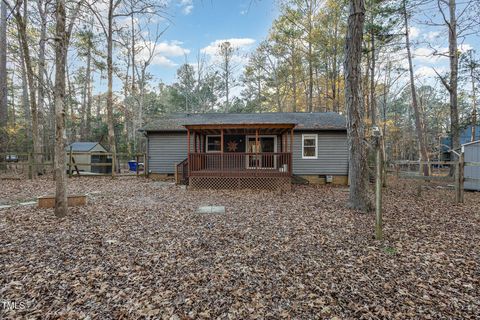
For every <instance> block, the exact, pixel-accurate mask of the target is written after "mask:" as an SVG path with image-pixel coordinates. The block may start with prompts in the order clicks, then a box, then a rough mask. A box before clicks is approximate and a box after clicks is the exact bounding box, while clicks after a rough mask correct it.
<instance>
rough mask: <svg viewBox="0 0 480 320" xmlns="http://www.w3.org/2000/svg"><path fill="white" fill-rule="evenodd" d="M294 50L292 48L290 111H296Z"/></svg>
mask: <svg viewBox="0 0 480 320" xmlns="http://www.w3.org/2000/svg"><path fill="white" fill-rule="evenodd" d="M295 54H296V53H295V50H292V57H291V60H292V93H293V104H292V112H297V68H296V67H295Z"/></svg>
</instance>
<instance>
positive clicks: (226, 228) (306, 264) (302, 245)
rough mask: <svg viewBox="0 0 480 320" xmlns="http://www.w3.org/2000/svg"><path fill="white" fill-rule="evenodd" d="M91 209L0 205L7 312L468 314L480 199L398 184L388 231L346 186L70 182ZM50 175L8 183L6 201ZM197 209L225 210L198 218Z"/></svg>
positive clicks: (389, 204) (388, 211)
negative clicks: (62, 213) (376, 235)
mask: <svg viewBox="0 0 480 320" xmlns="http://www.w3.org/2000/svg"><path fill="white" fill-rule="evenodd" d="M69 182H70V185H69V191H70V192H71V193H89V194H90V196H89V204H88V205H87V206H86V207H81V208H72V209H71V210H70V214H69V216H68V217H67V218H64V219H61V220H58V219H56V218H55V217H54V216H53V211H52V210H51V209H37V208H33V207H14V208H10V209H4V210H0V264H1V269H0V274H1V277H0V300H2V301H27V302H28V305H27V307H26V308H24V309H21V310H3V311H0V312H2V313H3V314H0V317H2V318H19V317H24V318H42V319H59V318H60V319H84V318H92V319H95V318H98V319H138V318H159V319H185V318H195V319H197V318H199V319H202V318H222V319H238V318H241V319H245V318H253V319H255V318H258V319H262V318H271V319H273V318H275V319H277V318H286V319H289V318H296V319H299V318H303V319H312V318H330V319H339V318H362V317H363V318H410V317H416V318H423V319H428V318H431V319H439V318H472V319H473V318H475V317H477V316H478V315H479V314H480V310H479V308H480V305H479V301H480V283H479V281H480V280H479V279H480V265H479V264H480V250H479V249H480V230H479V229H480V227H479V220H480V214H479V211H480V194H478V193H467V194H466V204H465V205H462V206H455V205H453V204H452V202H451V199H452V198H453V191H449V190H446V189H435V188H434V189H427V190H424V192H423V197H422V198H420V199H419V198H417V197H416V196H415V195H416V193H417V191H416V190H417V188H416V187H415V186H414V185H413V184H414V183H415V182H411V181H403V180H401V181H392V183H394V186H392V184H391V186H390V187H389V188H388V189H387V191H386V195H385V229H384V233H385V235H386V240H385V241H384V242H383V243H380V242H378V241H375V240H373V238H372V235H373V223H374V216H373V215H362V214H358V213H355V212H352V211H350V210H348V209H346V208H345V207H344V204H345V201H346V198H347V196H348V193H347V192H345V188H331V187H312V186H297V187H295V188H294V190H293V191H292V192H289V193H285V194H279V193H275V192H258V191H186V190H183V189H181V188H180V187H177V186H173V185H165V184H164V183H158V182H152V181H149V180H144V179H142V178H139V179H135V178H133V179H132V178H129V179H122V178H119V179H116V180H114V181H112V180H111V179H110V178H75V179H71V180H69ZM53 190H54V183H53V182H52V181H48V180H38V181H35V182H33V183H32V182H30V181H25V180H20V181H14V180H8V181H2V187H1V189H0V200H2V201H3V202H4V203H7V202H10V203H12V202H13V203H14V202H17V201H20V200H29V199H31V198H33V197H35V196H40V195H44V194H48V193H52V192H53ZM200 205H224V206H226V210H227V213H226V214H224V215H219V214H197V213H195V210H196V209H197V207H198V206H200Z"/></svg>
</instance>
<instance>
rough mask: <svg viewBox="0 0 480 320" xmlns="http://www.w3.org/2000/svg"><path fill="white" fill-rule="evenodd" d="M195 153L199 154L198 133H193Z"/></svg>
mask: <svg viewBox="0 0 480 320" xmlns="http://www.w3.org/2000/svg"><path fill="white" fill-rule="evenodd" d="M193 152H195V153H197V132H196V131H193Z"/></svg>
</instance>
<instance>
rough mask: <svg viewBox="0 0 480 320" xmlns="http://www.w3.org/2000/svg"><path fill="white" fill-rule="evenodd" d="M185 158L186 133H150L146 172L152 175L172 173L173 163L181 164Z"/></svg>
mask: <svg viewBox="0 0 480 320" xmlns="http://www.w3.org/2000/svg"><path fill="white" fill-rule="evenodd" d="M192 140H193V139H192ZM186 158H187V134H186V133H182V132H178V133H176V132H171V133H150V134H149V135H148V170H150V171H151V172H152V173H174V166H175V163H179V162H182V161H183V160H185V159H186Z"/></svg>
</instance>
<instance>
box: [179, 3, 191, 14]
mask: <svg viewBox="0 0 480 320" xmlns="http://www.w3.org/2000/svg"><path fill="white" fill-rule="evenodd" d="M178 6H179V7H181V8H182V13H183V14H184V15H189V14H190V13H192V11H193V0H180V1H179V4H178Z"/></svg>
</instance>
